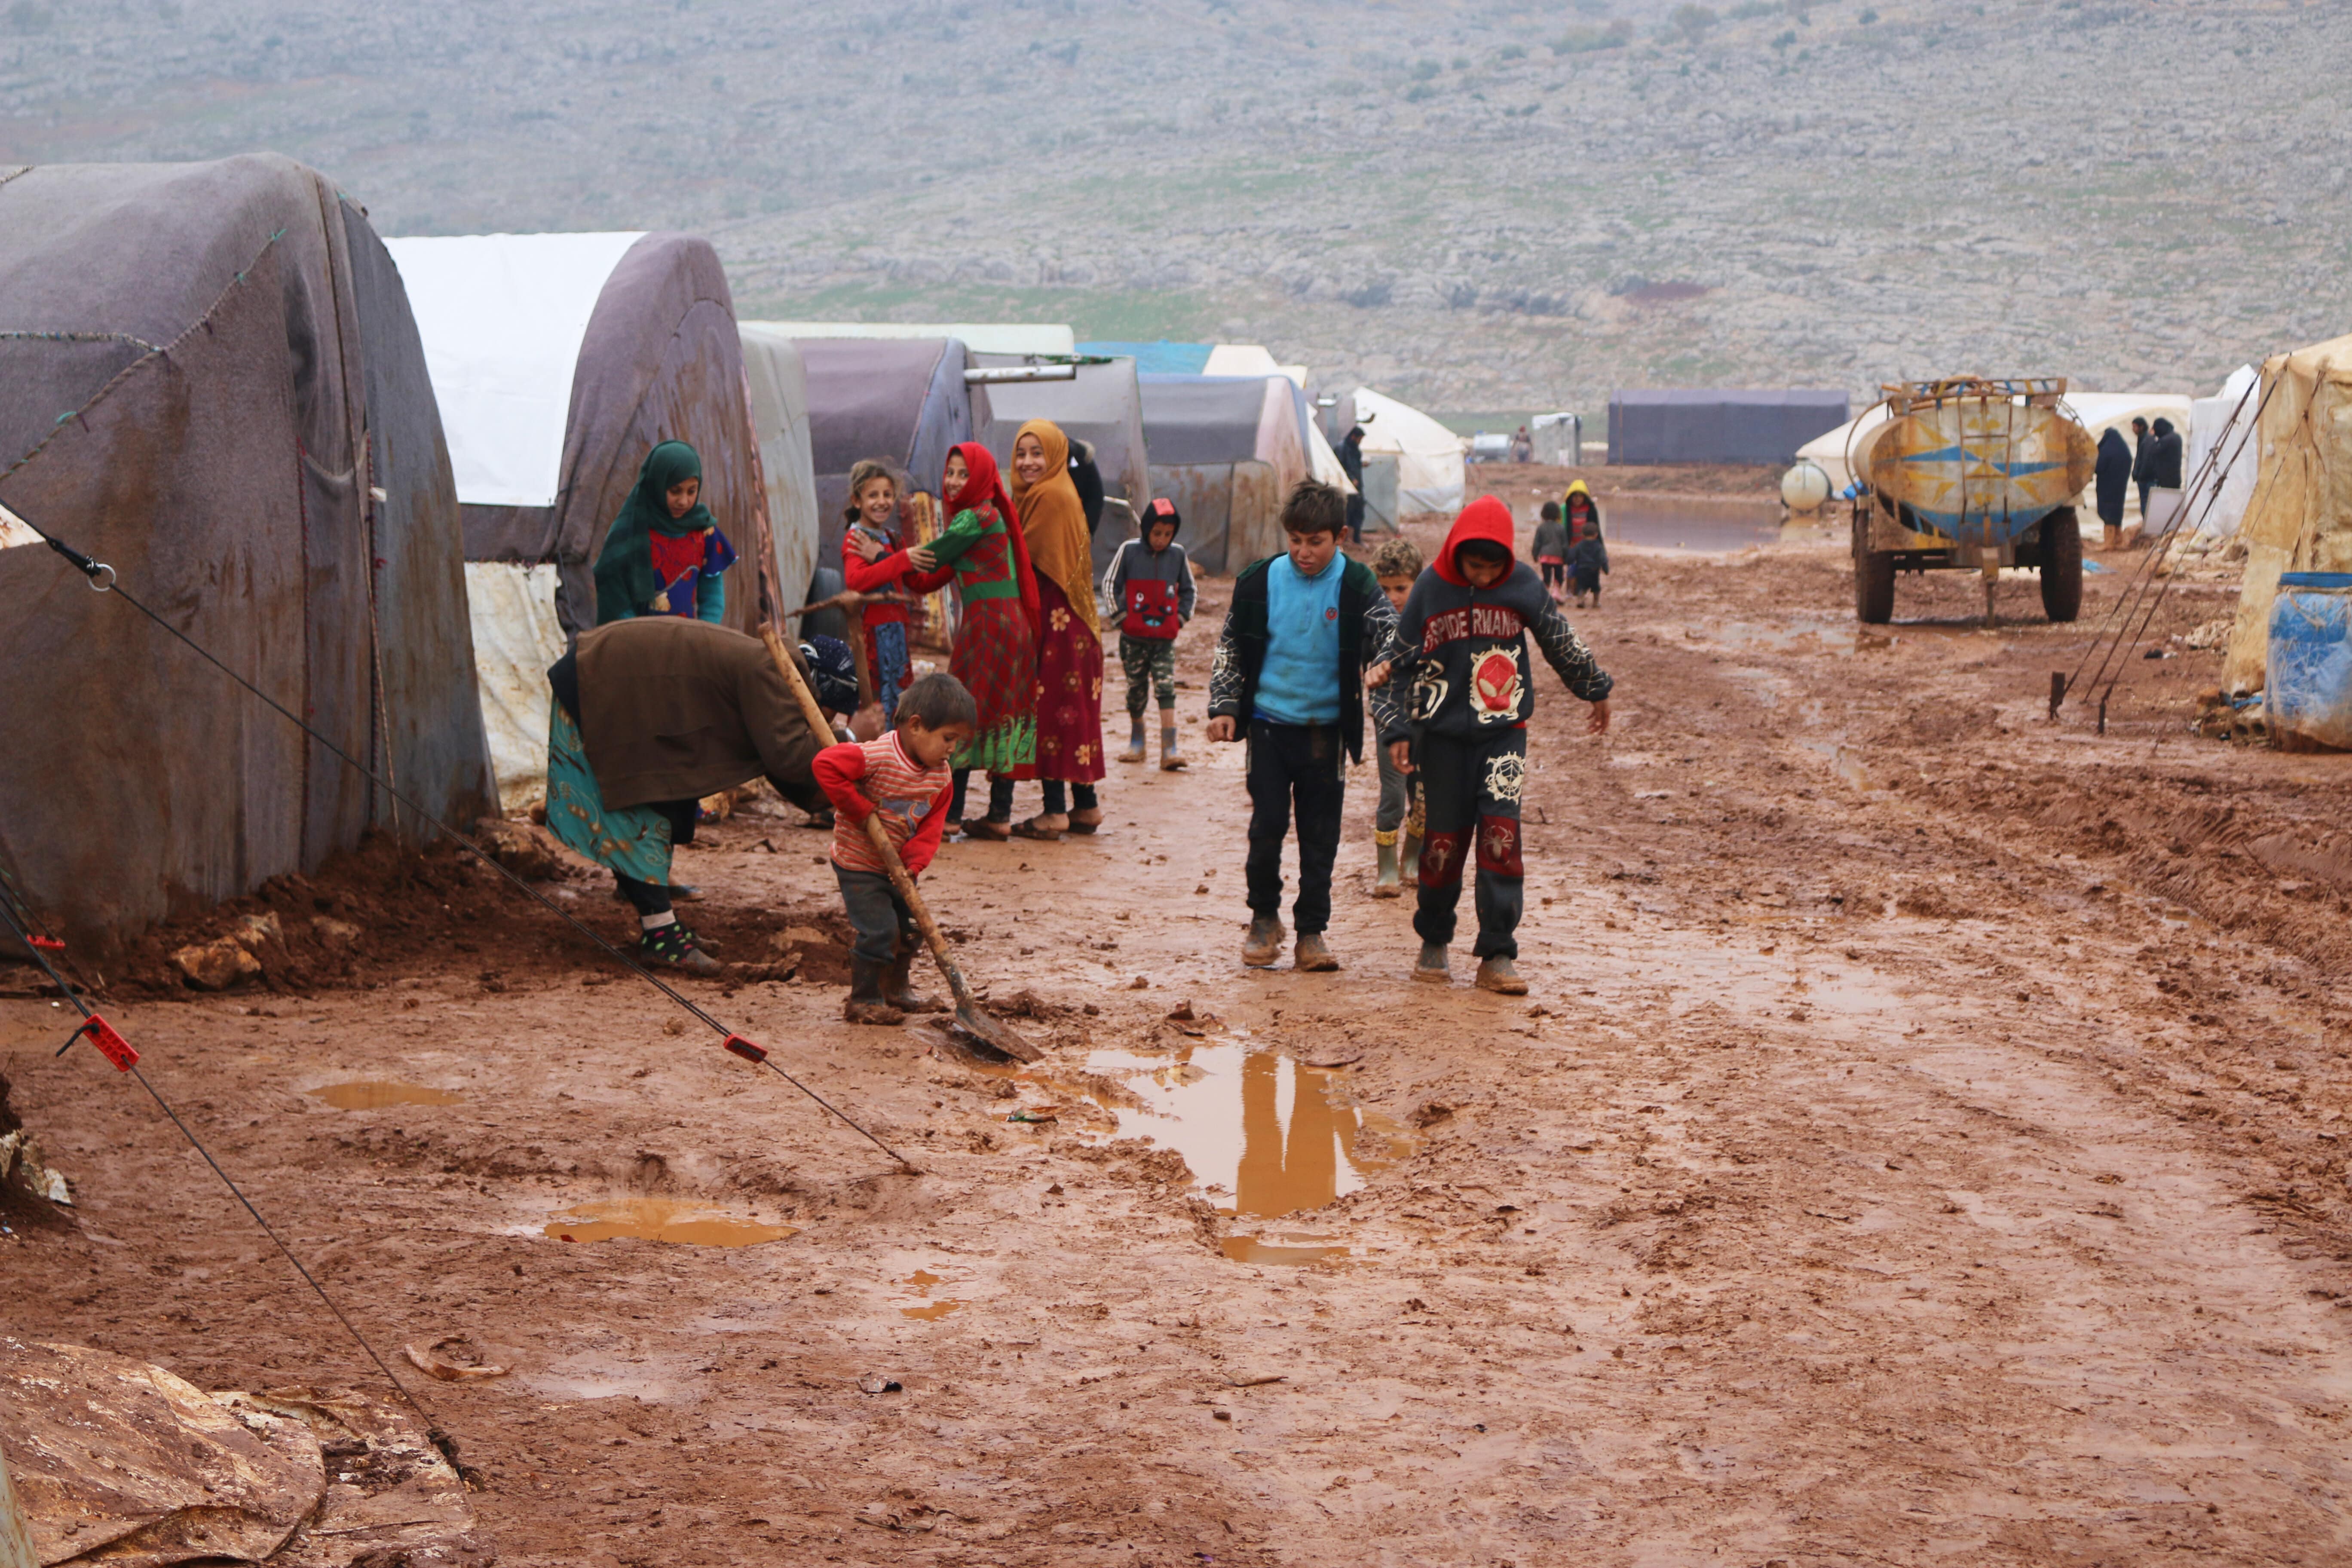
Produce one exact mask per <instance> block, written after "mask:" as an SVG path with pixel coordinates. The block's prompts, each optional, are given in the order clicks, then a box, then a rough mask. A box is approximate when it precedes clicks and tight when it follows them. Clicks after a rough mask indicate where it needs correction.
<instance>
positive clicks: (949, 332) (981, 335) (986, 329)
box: [743, 321, 1078, 354]
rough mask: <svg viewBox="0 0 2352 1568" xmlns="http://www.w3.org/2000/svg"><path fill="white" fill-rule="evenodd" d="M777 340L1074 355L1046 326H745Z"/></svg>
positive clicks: (1063, 333)
mask: <svg viewBox="0 0 2352 1568" xmlns="http://www.w3.org/2000/svg"><path fill="white" fill-rule="evenodd" d="M743 325H745V326H747V327H757V328H759V329H760V330H761V331H763V332H772V333H774V334H775V335H776V336H778V337H781V338H961V339H962V340H963V346H964V349H965V351H966V352H967V353H976V354H1074V353H1077V352H1078V340H1077V334H1076V333H1075V332H1073V331H1070V329H1069V328H1068V327H1066V326H1063V325H1057V324H1055V323H1053V322H1049V321H1038V322H1034V323H1032V322H1024V321H954V322H936V321H746V322H744V323H743Z"/></svg>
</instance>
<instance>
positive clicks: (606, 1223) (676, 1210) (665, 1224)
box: [544, 1198, 800, 1247]
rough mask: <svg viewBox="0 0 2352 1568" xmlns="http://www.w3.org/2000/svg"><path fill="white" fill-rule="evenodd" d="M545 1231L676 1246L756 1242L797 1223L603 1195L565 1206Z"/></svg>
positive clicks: (792, 1230)
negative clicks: (762, 1221) (773, 1222)
mask: <svg viewBox="0 0 2352 1568" xmlns="http://www.w3.org/2000/svg"><path fill="white" fill-rule="evenodd" d="M544 1234H546V1235H547V1236H550V1237H553V1238H554V1239H556V1240H558V1241H611V1240H614V1238H616V1237H629V1238H632V1239H634V1240H637V1241H667V1242H671V1243H674V1244H676V1245H677V1246H681V1247H757V1246H759V1245H760V1244H761V1243H762V1242H768V1241H782V1240H783V1239H784V1238H785V1237H788V1236H798V1235H799V1234H800V1227H799V1226H790V1225H761V1224H759V1223H758V1222H757V1221H754V1220H748V1219H745V1218H743V1217H742V1216H741V1215H730V1214H727V1213H724V1212H722V1211H720V1210H717V1209H712V1208H708V1207H705V1206H703V1205H698V1204H686V1203H679V1202H677V1201H676V1200H673V1199H670V1198H604V1199H599V1200H597V1201H595V1202H593V1203H584V1204H580V1205H576V1206H574V1207H572V1208H568V1209H565V1210H564V1211H563V1212H562V1213H561V1214H559V1215H556V1216H555V1217H554V1218H553V1219H551V1220H549V1221H548V1222H547V1226H546V1229H545V1232H544Z"/></svg>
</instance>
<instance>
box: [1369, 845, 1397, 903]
mask: <svg viewBox="0 0 2352 1568" xmlns="http://www.w3.org/2000/svg"><path fill="white" fill-rule="evenodd" d="M1372 847H1373V848H1374V849H1375V850H1376V851H1378V852H1379V855H1380V858H1381V870H1380V875H1379V876H1377V877H1375V878H1373V879H1372V897H1374V898H1376V899H1394V898H1401V897H1402V896H1403V894H1404V879H1403V876H1402V873H1401V872H1400V870H1399V869H1398V867H1397V847H1396V840H1395V839H1394V838H1391V839H1390V840H1389V841H1388V842H1387V843H1385V844H1383V843H1381V841H1380V840H1379V839H1378V838H1374V839H1373V840H1372Z"/></svg>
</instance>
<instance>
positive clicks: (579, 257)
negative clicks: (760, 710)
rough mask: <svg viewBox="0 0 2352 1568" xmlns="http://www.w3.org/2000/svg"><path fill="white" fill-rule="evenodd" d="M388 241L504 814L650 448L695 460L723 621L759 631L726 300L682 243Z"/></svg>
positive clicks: (518, 800) (628, 238)
mask: <svg viewBox="0 0 2352 1568" xmlns="http://www.w3.org/2000/svg"><path fill="white" fill-rule="evenodd" d="M390 247H391V249H392V252H393V255H394V258H395V259H396V260H397V261H398V262H399V263H400V267H401V271H402V274H403V276H404V278H405V279H407V282H408V288H409V296H410V299H411V300H412V302H413V303H414V304H415V310H416V316H417V321H418V324H419V326H420V327H421V328H422V330H423V333H424V338H425V355H426V358H427V361H428V363H430V364H431V365H432V368H433V378H434V388H435V391H436V394H438V395H440V398H441V405H442V411H443V418H444V423H445V425H446V428H447V430H448V436H449V444H450V449H451V453H452V456H453V458H454V461H455V467H456V471H457V494H458V500H460V502H461V503H463V506H464V511H465V521H466V559H467V563H469V565H468V570H467V587H468V595H469V599H470V601H471V603H472V606H473V624H474V640H475V652H476V656H477V660H476V662H477V665H478V674H479V679H480V686H481V697H482V705H483V717H484V721H485V722H486V724H487V725H488V731H489V737H490V748H491V752H492V756H493V758H494V760H495V762H496V763H497V768H498V779H499V799H500V802H501V804H502V805H503V806H504V807H505V809H507V810H509V811H513V810H517V809H519V808H520V807H521V806H524V805H530V804H531V803H533V802H535V801H537V800H539V799H541V798H543V796H544V795H545V792H546V772H547V755H546V753H547V717H548V700H549V699H548V692H547V679H546V670H547V667H548V665H549V664H551V663H552V662H553V661H554V659H555V658H560V657H561V656H562V652H563V646H564V642H565V640H566V639H567V638H568V637H572V636H576V635H577V634H578V633H580V632H582V631H584V630H587V629H588V628H589V627H592V626H594V625H595V624H596V589H595V582H594V566H595V560H596V554H597V552H598V551H600V550H601V549H603V548H604V535H605V533H606V531H608V530H609V529H610V528H611V526H612V522H613V519H614V517H615V516H617V515H618V514H619V511H620V509H621V503H622V502H623V501H624V500H625V499H626V498H627V496H628V493H629V490H630V489H631V487H633V486H634V485H635V483H636V479H637V470H638V468H640V467H641V466H642V465H643V464H644V462H645V458H646V452H648V451H649V450H651V449H652V447H654V446H655V445H656V443H658V442H661V441H669V440H677V441H684V442H687V443H688V444H689V445H690V446H692V447H694V448H695V450H696V452H697V453H698V454H699V455H700V457H701V458H702V501H703V504H704V505H706V506H708V507H709V509H710V511H711V514H712V516H714V517H716V518H717V519H718V520H719V527H720V528H721V529H722V530H724V531H725V532H726V533H727V535H728V537H729V539H730V541H731V542H733V543H734V546H735V549H736V552H737V553H738V555H739V556H740V558H741V561H742V562H743V563H744V564H743V565H741V566H739V567H738V568H737V569H736V570H735V571H733V572H731V573H730V574H728V579H727V596H728V605H727V620H728V624H730V625H731V626H737V627H739V628H741V629H744V630H750V629H751V627H752V626H755V625H756V624H757V622H758V620H759V617H760V615H761V578H762V576H763V575H764V576H766V577H767V578H769V579H770V580H771V582H772V581H773V578H774V576H775V574H776V572H777V570H778V568H777V565H776V563H775V552H774V544H773V542H772V539H771V538H770V535H769V530H768V501H767V496H766V494H765V491H764V489H763V488H762V486H761V482H760V477H759V458H758V451H757V444H756V440H755V437H754V435H753V431H752V428H751V411H750V407H749V401H748V391H747V388H746V385H745V380H744V372H743V351H742V343H741V341H740V337H739V335H738V333H737V330H736V325H735V306H734V300H733V299H732V297H731V296H730V293H729V291H728V288H727V275H726V273H725V271H724V270H723V269H722V268H720V267H719V256H718V253H717V252H716V251H714V250H713V249H711V247H710V242H709V240H707V239H704V238H702V237H699V236H696V235H688V234H677V233H669V232H661V231H656V232H654V233H648V234H541V235H504V234H500V235H467V236H461V237H447V238H442V237H423V238H409V239H395V240H393V241H391V242H390ZM559 406H560V407H561V409H562V417H561V419H560V420H559V419H558V418H557V417H556V416H555V413H554V410H555V409H556V408H557V407H559ZM763 563H764V566H763ZM772 594H773V590H771V597H772Z"/></svg>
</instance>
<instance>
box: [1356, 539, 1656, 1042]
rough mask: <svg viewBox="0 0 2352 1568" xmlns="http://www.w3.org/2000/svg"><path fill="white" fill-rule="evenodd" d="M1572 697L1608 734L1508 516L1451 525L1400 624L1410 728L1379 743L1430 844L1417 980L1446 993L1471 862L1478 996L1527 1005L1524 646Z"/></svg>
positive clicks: (1588, 663)
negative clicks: (1407, 787)
mask: <svg viewBox="0 0 2352 1568" xmlns="http://www.w3.org/2000/svg"><path fill="white" fill-rule="evenodd" d="M1530 632H1532V633H1534V634H1535V639H1536V646H1537V647H1539V648H1541V649H1542V650H1543V656H1544V660H1545V662H1546V663H1548V664H1549V665H1550V666H1551V667H1552V669H1553V670H1554V671H1555V672H1556V673H1557V674H1558V675H1559V678H1560V679H1561V681H1563V682H1564V683H1565V684H1566V685H1567V687H1568V689H1569V690H1570V691H1571V692H1573V693H1575V694H1576V695H1577V696H1578V697H1580V698H1582V699H1583V700H1585V701H1587V702H1590V703H1591V704H1592V716H1591V720H1590V721H1589V722H1588V723H1587V724H1586V726H1585V728H1586V730H1587V731H1589V732H1591V733H1592V734H1595V735H1597V734H1600V733H1601V731H1605V730H1607V729H1608V728H1609V693H1610V689H1611V688H1612V686H1613V685H1614V682H1612V680H1611V679H1610V678H1609V676H1608V675H1607V674H1606V673H1605V672H1603V671H1602V669H1601V667H1600V666H1599V665H1598V664H1595V663H1594V662H1593V659H1592V655H1591V651H1590V650H1588V649H1587V648H1586V647H1585V646H1584V644H1583V642H1582V641H1581V640H1580V639H1579V638H1578V637H1577V635H1576V633H1575V631H1574V630H1573V629H1571V628H1570V626H1569V624H1568V621H1567V620H1566V618H1565V617H1563V616H1561V615H1560V613H1559V606H1558V605H1555V604H1554V603H1553V602H1552V598H1551V595H1549V593H1547V592H1546V591H1545V589H1544V584H1543V580H1542V579H1541V578H1540V577H1538V575H1537V574H1536V572H1535V569H1534V568H1533V567H1531V566H1529V565H1528V564H1527V563H1525V562H1523V561H1520V560H1518V559H1517V558H1516V557H1515V556H1514V554H1513V553H1512V550H1511V511H1510V508H1508V507H1507V506H1506V505H1504V504H1503V503H1502V502H1501V501H1499V500H1496V499H1495V498H1494V497H1492V496H1481V497H1480V498H1479V499H1478V500H1475V501H1472V502H1471V503H1470V504H1469V505H1468V506H1467V507H1465V508H1464V509H1463V511H1462V515H1461V516H1460V517H1458V518H1456V519H1454V529H1453V531H1452V532H1450V533H1448V534H1447V535H1446V536H1445V543H1444V546H1442V547H1441V548H1440V549H1439V550H1438V552H1437V558H1436V559H1435V560H1434V561H1433V562H1431V563H1430V564H1429V566H1428V567H1427V568H1426V569H1425V570H1423V573H1422V574H1421V579H1420V581H1419V582H1417V583H1415V584H1413V587H1412V595H1410V596H1409V597H1407V598H1406V600H1405V604H1404V612H1403V614H1402V615H1401V616H1398V617H1397V630H1396V640H1395V641H1394V642H1393V643H1392V644H1391V655H1390V657H1391V664H1392V666H1393V668H1391V669H1390V670H1385V671H1375V672H1374V673H1373V675H1370V676H1368V677H1367V679H1375V678H1379V679H1403V680H1405V681H1407V682H1408V683H1409V685H1408V693H1409V696H1408V700H1407V701H1405V702H1404V703H1402V704H1400V705H1398V708H1397V709H1394V710H1391V711H1397V712H1400V713H1402V714H1405V715H1409V717H1406V718H1404V719H1403V720H1402V721H1401V722H1399V723H1398V724H1397V725H1396V726H1395V728H1394V729H1393V730H1391V731H1389V732H1387V733H1384V734H1382V736H1381V740H1382V742H1385V743H1386V744H1387V746H1388V748H1389V753H1390V756H1391V759H1392V760H1393V761H1394V763H1395V764H1396V766H1397V767H1399V768H1400V769H1402V770H1404V771H1406V772H1412V771H1413V769H1414V766H1415V763H1416V762H1417V763H1418V765H1419V771H1420V773H1421V790H1422V799H1423V804H1424V809H1425V811H1426V813H1427V817H1428V826H1427V829H1426V832H1425V834H1424V837H1423V839H1422V849H1421V889H1420V904H1419V907H1418V908H1417V909H1416V910H1414V911H1413V917H1412V929H1413V930H1414V931H1416V932H1417V933H1419V935H1420V937H1421V957H1420V959H1419V961H1418V962H1417V963H1414V965H1413V971H1412V977H1413V978H1414V979H1415V980H1426V981H1429V982H1432V983H1433V984H1440V985H1442V984H1445V983H1446V981H1447V980H1448V979H1450V978H1451V976H1450V975H1449V974H1448V973H1447V971H1446V966H1445V965H1446V960H1445V949H1446V944H1447V943H1449V942H1452V941H1453V940H1454V910H1455V908H1456V906H1457V905H1459V904H1460V903H1461V901H1462V871H1463V866H1464V862H1465V860H1467V859H1468V858H1469V857H1470V856H1471V854H1472V853H1473V852H1474V851H1475V854H1476V856H1477V859H1478V891H1477V899H1476V907H1477V910H1478V941H1477V944H1476V946H1475V947H1474V948H1473V949H1472V951H1473V952H1475V953H1476V954H1477V957H1478V979H1477V984H1478V986H1479V988H1480V989H1482V990H1486V991H1495V992H1500V993H1501V994H1504V995H1506V996H1524V995H1526V994H1527V990H1528V984H1527V982H1526V981H1524V980H1522V979H1520V978H1519V974H1518V971H1517V968H1515V967H1514V965H1513V962H1512V961H1513V960H1515V959H1516V958H1517V957H1518V953H1519V944H1518V940H1517V935H1516V933H1517V930H1518V925H1519V913H1520V910H1521V908H1522V907H1523V905H1524V903H1525V896H1524V883H1525V878H1526V871H1525V869H1524V868H1523V867H1522V865H1521V863H1520V859H1519V795H1520V792H1521V790H1522V788H1523V786H1524V785H1525V784H1526V782H1527V773H1528V718H1529V717H1530V716H1531V715H1533V713H1534V712H1535V709H1536V696H1535V685H1534V682H1533V681H1532V679H1530V673H1531V672H1530V670H1529V668H1528V640H1527V639H1528V633H1530Z"/></svg>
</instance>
